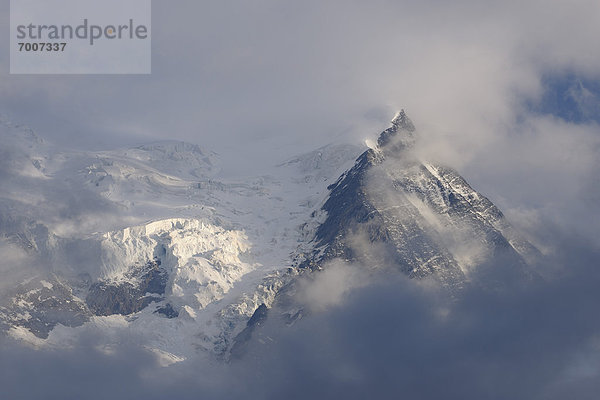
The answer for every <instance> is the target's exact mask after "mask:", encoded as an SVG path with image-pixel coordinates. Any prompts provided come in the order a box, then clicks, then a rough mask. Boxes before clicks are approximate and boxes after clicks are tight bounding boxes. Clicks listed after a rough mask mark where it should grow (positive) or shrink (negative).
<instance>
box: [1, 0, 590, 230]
mask: <svg viewBox="0 0 600 400" xmlns="http://www.w3.org/2000/svg"><path fill="white" fill-rule="evenodd" d="M8 7H9V2H8V1H2V3H1V5H0V14H1V15H2V16H3V17H2V19H0V23H1V24H2V29H8V23H9V21H8ZM152 11H153V25H152V44H153V61H152V71H153V72H152V74H151V75H149V76H144V75H129V76H128V75H122V76H101V75H80V76H35V75H29V76H27V75H8V74H7V71H8V61H9V60H8V51H7V50H5V51H2V52H1V53H0V63H1V64H0V93H1V94H2V95H1V96H0V115H2V114H3V115H5V116H6V117H8V118H10V119H11V120H13V121H15V122H19V123H22V124H26V125H29V126H31V127H32V128H33V129H34V130H35V131H36V132H37V133H38V134H39V135H40V136H42V137H44V138H46V139H49V140H51V141H54V142H56V143H58V144H62V145H68V146H75V147H81V148H88V149H93V148H113V147H116V146H121V145H131V144H140V143H143V142H148V141H153V140H161V139H179V140H185V141H189V142H193V143H196V144H199V145H201V146H203V147H204V148H207V149H210V150H213V151H216V152H218V153H219V154H220V155H221V156H222V157H223V160H224V162H225V165H227V168H228V170H229V171H230V172H231V173H233V174H235V173H246V172H247V171H253V170H254V169H256V170H259V169H261V167H265V166H271V165H274V164H277V163H279V162H280V161H282V160H283V159H286V158H288V157H290V156H292V155H296V154H299V153H302V152H305V151H309V150H312V149H315V148H316V147H319V146H321V145H325V144H327V143H330V142H355V143H359V142H362V141H363V140H364V139H366V138H369V137H371V138H373V137H374V136H375V135H376V134H377V133H378V132H379V131H381V130H382V129H383V128H385V127H386V124H387V123H388V121H389V120H390V119H391V117H392V116H393V114H394V112H395V111H396V110H398V109H400V108H404V109H406V111H407V113H408V115H409V116H410V117H411V118H412V119H413V121H414V122H415V125H416V126H417V128H418V129H419V131H420V135H421V137H422V140H423V143H424V148H425V149H426V152H427V156H429V157H431V158H434V159H435V160H436V161H440V162H443V163H447V164H449V165H451V166H453V167H455V168H458V169H459V171H460V172H462V173H463V174H464V175H465V177H466V178H467V180H469V182H471V183H472V184H474V186H475V187H476V188H477V189H479V190H481V191H482V192H483V193H485V194H487V195H489V196H490V197H491V198H492V200H494V201H495V202H497V203H499V205H500V206H501V208H503V209H505V210H507V211H511V210H512V209H515V210H516V209H521V211H523V213H521V215H519V217H518V219H520V220H530V219H531V218H532V216H531V213H530V211H531V209H536V210H538V211H539V210H540V209H542V208H544V207H547V206H548V203H549V201H550V199H551V200H552V202H553V204H555V206H556V207H558V208H560V207H562V208H563V209H565V208H569V207H570V206H569V204H571V203H572V202H573V198H572V196H573V194H574V193H575V194H577V196H578V199H579V200H581V199H582V198H586V199H587V203H588V205H587V206H590V207H593V205H594V203H597V202H595V201H594V200H597V199H598V195H597V193H594V192H591V193H583V194H582V193H580V192H581V191H585V190H588V191H589V190H590V189H589V188H590V187H593V186H598V185H597V183H598V178H597V177H596V175H595V174H592V173H591V172H590V171H593V170H595V169H597V168H598V167H599V165H598V163H599V162H598V160H599V159H600V157H599V150H598V149H599V146H600V145H599V143H600V140H599V138H600V135H599V134H598V125H597V122H596V121H600V98H599V97H598V96H599V94H600V52H599V51H596V50H597V39H598V37H600V3H599V2H598V1H596V0H575V1H569V2H564V1H547V0H539V1H535V0H529V1H501V2H500V1H479V0H478V1H469V0H458V1H418V2H416V1H392V0H374V1H369V2H366V1H352V0H350V1H349V0H344V1H341V0H339V1H338V0H332V1H313V0H307V1H302V2H291V1H288V2H282V1H276V0H253V1H239V0H228V1H225V2H205V1H191V0H189V1H186V0H174V1H168V2H167V1H154V2H153V10H152ZM0 46H2V47H3V48H5V49H6V48H7V46H8V37H6V36H3V37H2V38H0ZM573 177H576V179H572V178H573ZM557 181H558V182H560V183H561V188H562V189H561V190H558V191H557V190H555V189H554V188H553V186H555V185H556V182H557ZM575 208H576V210H570V211H569V212H571V211H572V214H578V213H579V214H581V210H582V208H581V207H579V205H578V206H577V207H575ZM517 211H518V210H517ZM563 211H564V212H565V213H567V211H568V210H563ZM528 212H529V214H528V216H526V215H525V214H524V213H528ZM551 213H553V214H557V212H556V210H555V209H552V211H551ZM586 213H587V211H585V212H583V214H586ZM567 214H569V213H567ZM526 217H527V218H526ZM573 217H574V216H573ZM579 218H581V216H579ZM566 219H572V216H571V215H570V214H569V217H568V218H566Z"/></svg>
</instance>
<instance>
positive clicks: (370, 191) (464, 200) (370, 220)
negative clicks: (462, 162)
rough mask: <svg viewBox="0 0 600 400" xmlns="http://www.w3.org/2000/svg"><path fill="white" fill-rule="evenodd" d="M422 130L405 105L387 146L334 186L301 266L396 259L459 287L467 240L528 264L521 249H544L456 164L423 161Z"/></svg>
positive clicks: (410, 271)
mask: <svg viewBox="0 0 600 400" xmlns="http://www.w3.org/2000/svg"><path fill="white" fill-rule="evenodd" d="M414 133H415V127H414V125H413V123H412V122H411V121H410V119H409V118H408V117H407V116H406V114H405V113H404V111H402V112H400V113H399V114H398V115H397V116H396V117H395V118H394V120H393V121H392V126H391V127H390V128H388V129H386V130H385V131H384V132H382V133H381V135H380V137H379V139H378V145H379V148H378V149H369V150H367V151H365V152H364V153H363V154H362V155H361V156H359V157H358V159H357V160H356V163H355V165H354V167H352V168H351V169H350V170H348V171H347V172H346V173H344V174H343V175H342V176H341V177H340V178H339V179H338V181H337V182H336V183H335V184H333V185H331V186H330V187H329V188H328V189H329V190H330V194H329V197H328V198H327V201H326V202H325V203H324V205H323V207H322V210H324V211H326V213H327V217H326V219H325V221H324V222H323V223H322V224H321V225H319V227H318V228H317V230H316V232H315V234H314V238H313V245H314V251H313V253H312V254H309V255H308V256H307V255H304V260H300V262H299V263H298V265H299V266H300V267H308V268H311V269H319V268H321V267H322V265H323V263H325V262H326V261H328V260H332V259H334V258H341V259H343V260H345V261H349V262H359V263H362V264H363V265H366V266H369V267H375V268H377V267H381V266H386V267H389V266H395V267H396V268H398V269H399V270H400V271H401V272H403V273H405V274H407V275H408V276H410V277H414V278H422V277H425V276H428V275H431V274H434V273H435V274H436V276H438V277H440V278H441V280H442V282H443V283H445V284H447V285H449V286H453V287H455V286H460V285H461V284H462V282H464V281H465V279H466V277H465V275H464V270H463V266H462V265H461V264H460V263H459V259H460V258H461V257H460V256H461V254H458V253H459V252H458V251H457V250H456V247H457V246H456V244H461V245H464V244H465V243H466V244H469V243H473V245H474V246H475V247H478V246H479V247H482V248H484V250H485V251H484V250H482V252H486V255H485V257H488V258H491V257H497V256H501V257H503V259H504V260H506V263H507V264H510V265H513V266H514V265H516V266H520V267H523V268H524V267H525V261H524V259H523V257H522V254H520V253H535V252H536V251H537V250H536V249H535V248H534V247H533V246H531V245H530V244H529V243H527V242H525V241H523V240H519V239H518V238H515V237H512V236H511V235H510V233H511V232H512V231H511V228H510V227H509V226H508V223H507V222H506V221H505V220H504V216H503V215H502V213H501V212H500V210H498V208H497V207H495V206H494V205H493V204H492V203H491V202H490V201H489V200H488V199H487V198H486V197H484V196H482V195H481V194H479V193H477V192H476V191H475V190H474V189H473V188H471V186H469V184H468V183H467V182H466V181H465V180H464V179H463V178H462V177H461V176H460V175H459V174H458V173H457V172H456V171H454V170H452V169H450V168H446V167H441V166H437V165H433V164H429V163H424V162H422V161H420V160H417V159H416V158H415V157H414V156H413V155H412V154H411V153H412V152H411V151H410V150H411V147H412V145H413V144H414V142H415V136H414ZM505 234H506V235H509V236H510V237H507V236H505ZM517 250H518V251H517ZM463 253H464V251H463ZM485 257H484V256H482V258H485Z"/></svg>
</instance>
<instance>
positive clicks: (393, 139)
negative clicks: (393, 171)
mask: <svg viewBox="0 0 600 400" xmlns="http://www.w3.org/2000/svg"><path fill="white" fill-rule="evenodd" d="M391 123H392V126H390V127H389V128H387V129H386V130H385V131H383V132H381V135H379V139H377V144H378V145H379V147H381V148H385V149H386V150H391V151H392V152H394V151H398V150H402V149H404V148H407V147H411V146H412V145H413V143H414V141H415V137H414V132H415V126H414V125H413V123H412V121H411V120H410V118H408V116H407V115H406V113H405V112H404V110H400V111H399V112H397V113H396V115H395V116H394V118H393V119H392V121H391Z"/></svg>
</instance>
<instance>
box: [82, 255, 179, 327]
mask: <svg viewBox="0 0 600 400" xmlns="http://www.w3.org/2000/svg"><path fill="white" fill-rule="evenodd" d="M160 265H161V263H160V260H153V261H150V262H148V263H147V264H146V265H144V266H143V267H141V268H134V270H133V271H132V272H130V273H128V274H127V277H128V278H129V279H130V281H129V282H119V283H111V282H110V281H101V282H96V283H94V284H93V285H92V286H91V287H90V291H89V293H88V295H87V297H86V299H85V302H86V304H87V305H88V307H89V309H90V311H91V312H92V313H93V314H94V315H98V316H106V315H113V314H121V315H129V314H133V313H135V312H138V311H140V310H142V309H144V308H145V307H147V306H148V304H150V303H152V302H153V301H160V300H161V299H162V297H161V296H160V295H163V294H164V293H165V288H166V285H167V280H168V274H167V271H165V270H164V268H162V267H161V266H160Z"/></svg>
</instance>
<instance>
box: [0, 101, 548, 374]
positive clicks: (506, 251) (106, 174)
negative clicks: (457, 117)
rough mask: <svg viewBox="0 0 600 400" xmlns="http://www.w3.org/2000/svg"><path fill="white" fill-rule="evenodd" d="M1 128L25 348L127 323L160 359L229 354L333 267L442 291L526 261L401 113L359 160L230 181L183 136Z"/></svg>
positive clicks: (3, 324)
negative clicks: (307, 278)
mask: <svg viewBox="0 0 600 400" xmlns="http://www.w3.org/2000/svg"><path fill="white" fill-rule="evenodd" d="M2 129H4V131H2V132H0V133H2V134H3V140H4V141H5V142H8V143H9V144H10V146H9V147H7V148H11V149H13V150H14V151H12V150H11V153H10V157H8V156H7V158H6V159H5V162H4V164H0V174H2V175H4V176H7V177H8V178H7V179H4V180H3V181H2V185H3V186H2V189H3V191H2V192H1V193H0V250H1V251H3V252H6V254H14V256H13V257H12V258H10V257H4V260H2V261H0V263H1V264H0V268H1V271H3V272H6V273H7V274H9V275H10V277H12V278H14V279H15V280H18V281H19V282H21V283H20V284H19V285H16V286H14V287H12V288H11V289H10V290H7V289H3V288H2V287H0V289H2V292H1V293H0V329H2V330H3V331H5V332H8V333H9V334H10V335H12V336H13V337H17V338H20V339H22V340H24V341H26V342H29V343H32V344H35V345H36V346H44V345H51V346H56V347H60V346H68V345H69V343H72V340H73V339H74V338H77V337H78V335H83V334H85V332H86V331H88V330H90V329H91V330H94V331H97V332H100V333H101V334H102V335H101V337H104V338H106V341H107V345H110V341H111V340H113V339H114V338H118V337H119V333H120V332H123V331H126V330H127V331H134V332H136V333H137V334H139V335H141V336H142V337H144V338H146V340H147V346H148V348H149V349H151V350H152V351H153V352H154V353H155V354H161V355H162V356H164V357H167V358H166V359H165V360H162V361H161V362H164V363H166V364H169V363H171V362H176V361H177V360H183V359H185V358H186V357H188V356H189V355H190V354H194V353H196V352H198V351H201V352H207V353H209V354H212V355H216V356H217V357H219V358H228V357H229V355H230V354H231V356H232V357H241V356H242V355H243V354H244V345H245V344H246V343H248V342H249V341H250V340H252V337H253V334H254V332H255V331H257V330H260V327H261V325H262V324H263V322H264V321H265V319H266V318H267V317H268V318H271V317H270V315H273V314H274V313H271V312H269V309H270V308H272V307H273V306H274V305H277V306H278V308H279V311H281V312H280V313H279V314H278V315H282V318H283V320H284V322H285V324H292V323H293V322H294V321H295V320H297V319H299V318H301V317H302V315H303V310H302V307H301V306H300V305H298V304H297V303H296V302H295V297H294V293H295V290H296V288H297V286H298V282H299V276H303V275H306V274H311V272H312V271H317V270H321V269H323V268H327V266H328V263H329V262H331V261H333V260H335V259H341V260H344V261H346V262H350V263H355V264H358V265H360V266H361V267H362V268H364V269H366V270H372V269H385V270H386V271H388V270H389V271H390V272H391V273H401V274H406V275H407V276H409V277H411V278H416V279H420V278H425V277H432V278H434V279H437V280H439V281H440V282H441V284H442V285H443V286H446V287H447V288H449V289H450V290H453V291H454V290H460V287H461V286H462V285H464V284H465V283H466V282H468V281H469V276H470V274H471V273H472V271H474V270H475V269H476V268H480V267H481V266H482V265H485V264H486V262H488V261H489V260H491V259H496V258H498V257H502V259H503V260H505V261H506V265H507V266H511V268H513V269H514V271H515V272H516V273H517V274H521V275H527V273H526V272H525V271H527V263H528V262H529V261H531V260H532V259H535V258H536V257H537V250H536V249H535V248H534V247H533V246H531V245H530V244H529V243H528V242H527V241H525V240H523V239H522V238H520V236H519V235H518V233H516V232H515V231H514V230H513V229H512V228H511V227H510V225H509V224H508V223H507V222H506V220H505V219H504V217H503V215H502V213H501V212H500V210H498V209H497V208H496V207H495V206H494V205H493V204H492V203H491V202H490V201H489V200H488V199H487V198H485V197H484V196H482V195H481V194H479V193H477V192H476V191H475V190H474V189H472V188H471V187H470V186H469V185H468V184H467V183H466V181H465V180H464V179H463V178H461V177H460V175H459V174H458V173H457V172H456V171H454V170H452V169H450V168H447V167H443V166H439V165H436V164H433V163H430V162H427V161H423V160H420V159H419V158H418V157H417V156H416V154H415V152H414V151H413V149H414V146H415V143H417V142H418V135H417V131H416V129H415V127H414V125H413V123H412V122H411V121H410V119H409V118H408V117H407V116H406V114H405V113H404V112H401V113H399V114H398V115H397V116H396V117H395V118H394V119H393V121H392V125H391V127H390V128H388V129H386V130H385V131H384V132H382V133H381V135H380V136H379V139H378V141H377V145H374V146H372V148H369V149H367V150H366V151H364V152H363V150H364V149H361V148H358V147H355V146H349V145H329V146H325V147H323V148H321V149H318V150H316V151H314V152H311V153H308V154H304V155H301V156H298V157H294V158H292V159H290V160H288V161H286V162H284V163H282V164H280V165H279V166H277V167H275V168H274V169H273V170H272V171H269V173H268V174H264V175H261V176H258V177H237V178H232V177H223V176H222V175H221V174H220V168H219V160H218V157H217V155H216V154H214V153H211V152H207V151H205V150H203V149H201V148H200V147H198V146H195V145H191V144H187V143H180V142H161V143H155V144H151V145H146V146H139V147H136V148H133V149H120V150H114V151H104V152H69V151H62V150H57V149H55V148H53V147H52V146H51V145H48V144H46V143H44V142H43V141H42V140H40V139H38V138H37V137H36V136H35V135H33V133H32V132H30V131H29V130H23V129H21V128H19V127H15V126H8V128H7V127H6V126H5V127H4V128H2ZM361 152H362V154H360V153H361ZM357 157H358V158H357ZM7 160H8V161H7ZM344 171H345V172H344ZM336 179H337V180H336ZM57 205H58V206H57ZM507 268H508V267H507ZM521 275H520V276H521ZM25 278H28V279H25ZM114 340H117V339H114ZM162 356H161V357H162ZM173 360H175V361H173Z"/></svg>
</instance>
